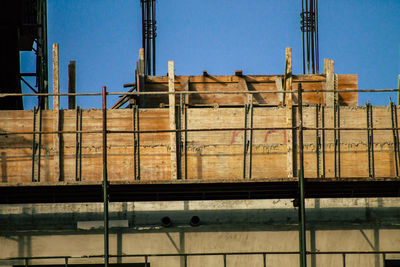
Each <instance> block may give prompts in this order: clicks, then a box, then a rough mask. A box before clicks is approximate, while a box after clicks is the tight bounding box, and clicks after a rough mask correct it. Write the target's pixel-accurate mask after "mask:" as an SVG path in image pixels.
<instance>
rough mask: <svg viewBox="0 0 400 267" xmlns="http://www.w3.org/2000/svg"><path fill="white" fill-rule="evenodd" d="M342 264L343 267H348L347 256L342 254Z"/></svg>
mask: <svg viewBox="0 0 400 267" xmlns="http://www.w3.org/2000/svg"><path fill="white" fill-rule="evenodd" d="M342 262H343V267H346V254H345V253H343V254H342Z"/></svg>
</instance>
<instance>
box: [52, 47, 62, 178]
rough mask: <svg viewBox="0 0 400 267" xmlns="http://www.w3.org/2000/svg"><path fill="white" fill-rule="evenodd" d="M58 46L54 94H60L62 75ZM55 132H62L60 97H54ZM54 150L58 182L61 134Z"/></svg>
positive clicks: (56, 135) (54, 145) (54, 55)
mask: <svg viewBox="0 0 400 267" xmlns="http://www.w3.org/2000/svg"><path fill="white" fill-rule="evenodd" d="M58 51H59V50H58V44H53V93H54V94H59V93H60V78H59V77H60V75H59V74H60V73H59V55H58ZM53 113H54V114H53V130H54V131H59V130H60V96H58V95H55V96H53ZM53 148H54V176H55V178H56V179H57V180H59V181H60V180H62V177H61V175H60V174H61V171H60V134H54V135H53Z"/></svg>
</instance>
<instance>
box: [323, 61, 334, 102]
mask: <svg viewBox="0 0 400 267" xmlns="http://www.w3.org/2000/svg"><path fill="white" fill-rule="evenodd" d="M324 73H325V74H326V82H325V90H334V89H335V67H334V61H333V60H330V59H328V58H325V60H324ZM324 98H325V105H326V106H327V107H333V106H334V104H335V93H334V92H325V97H324Z"/></svg>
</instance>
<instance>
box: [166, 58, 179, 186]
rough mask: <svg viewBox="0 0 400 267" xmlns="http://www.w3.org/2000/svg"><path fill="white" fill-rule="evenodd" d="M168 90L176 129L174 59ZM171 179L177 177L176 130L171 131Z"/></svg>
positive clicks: (172, 127) (169, 73)
mask: <svg viewBox="0 0 400 267" xmlns="http://www.w3.org/2000/svg"><path fill="white" fill-rule="evenodd" d="M168 91H169V92H170V93H173V94H169V129H170V130H174V131H175V130H176V123H175V70H174V61H168ZM170 144H171V180H174V179H177V177H178V175H177V174H178V172H177V157H176V132H171V135H170Z"/></svg>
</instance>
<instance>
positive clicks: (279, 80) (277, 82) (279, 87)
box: [275, 77, 284, 106]
mask: <svg viewBox="0 0 400 267" xmlns="http://www.w3.org/2000/svg"><path fill="white" fill-rule="evenodd" d="M282 83H283V79H282V77H277V78H276V80H275V85H276V90H277V91H279V92H283V86H282ZM278 101H279V106H281V105H283V103H284V101H283V94H278Z"/></svg>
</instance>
